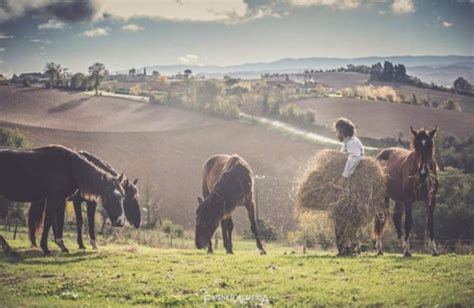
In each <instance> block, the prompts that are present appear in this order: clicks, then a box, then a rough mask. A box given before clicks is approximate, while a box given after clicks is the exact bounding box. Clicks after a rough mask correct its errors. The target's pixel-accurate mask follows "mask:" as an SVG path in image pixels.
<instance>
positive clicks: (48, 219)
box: [40, 198, 57, 256]
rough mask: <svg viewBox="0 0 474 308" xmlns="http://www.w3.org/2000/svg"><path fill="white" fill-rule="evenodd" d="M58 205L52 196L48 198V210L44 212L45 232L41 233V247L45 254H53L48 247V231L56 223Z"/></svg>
mask: <svg viewBox="0 0 474 308" xmlns="http://www.w3.org/2000/svg"><path fill="white" fill-rule="evenodd" d="M56 206H57V203H55V202H54V201H53V200H52V199H51V198H47V199H46V212H45V214H44V224H43V234H42V235H41V242H40V246H41V249H43V254H44V255H45V256H48V255H50V254H51V251H50V250H49V249H48V233H49V229H50V228H51V226H52V225H53V224H55V219H56Z"/></svg>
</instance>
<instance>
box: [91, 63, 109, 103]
mask: <svg viewBox="0 0 474 308" xmlns="http://www.w3.org/2000/svg"><path fill="white" fill-rule="evenodd" d="M107 74H108V72H107V70H106V69H105V65H104V64H102V63H98V62H97V63H94V64H93V65H92V66H90V67H89V75H90V77H91V80H92V86H93V87H94V89H95V95H99V86H100V83H101V81H102V80H103V79H104V78H105V76H106V75H107Z"/></svg>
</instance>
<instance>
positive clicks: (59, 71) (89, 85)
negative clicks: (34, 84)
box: [44, 62, 108, 95]
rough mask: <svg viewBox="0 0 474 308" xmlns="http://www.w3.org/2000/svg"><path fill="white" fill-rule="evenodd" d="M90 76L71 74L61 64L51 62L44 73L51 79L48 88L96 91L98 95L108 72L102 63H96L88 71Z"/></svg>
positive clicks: (47, 64)
mask: <svg viewBox="0 0 474 308" xmlns="http://www.w3.org/2000/svg"><path fill="white" fill-rule="evenodd" d="M88 71H89V75H85V74H83V73H75V74H71V73H69V72H68V69H67V68H64V67H62V66H61V65H60V64H57V63H54V62H50V63H46V65H45V68H44V73H45V74H46V75H47V76H48V77H49V82H48V83H47V84H46V87H47V88H63V89H71V90H78V91H90V90H92V89H94V90H95V93H96V95H98V94H99V86H100V83H101V82H102V80H104V79H105V78H106V77H107V75H108V71H107V69H106V68H105V65H104V64H102V63H94V64H93V65H91V66H90V67H89V69H88Z"/></svg>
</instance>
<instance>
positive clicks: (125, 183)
mask: <svg viewBox="0 0 474 308" xmlns="http://www.w3.org/2000/svg"><path fill="white" fill-rule="evenodd" d="M123 184H124V185H123V186H125V187H127V186H128V184H130V183H129V182H128V179H125V181H124V182H123Z"/></svg>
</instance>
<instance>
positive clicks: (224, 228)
mask: <svg viewBox="0 0 474 308" xmlns="http://www.w3.org/2000/svg"><path fill="white" fill-rule="evenodd" d="M221 229H222V242H223V243H224V248H225V252H226V253H229V237H228V236H227V219H222V220H221Z"/></svg>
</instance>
